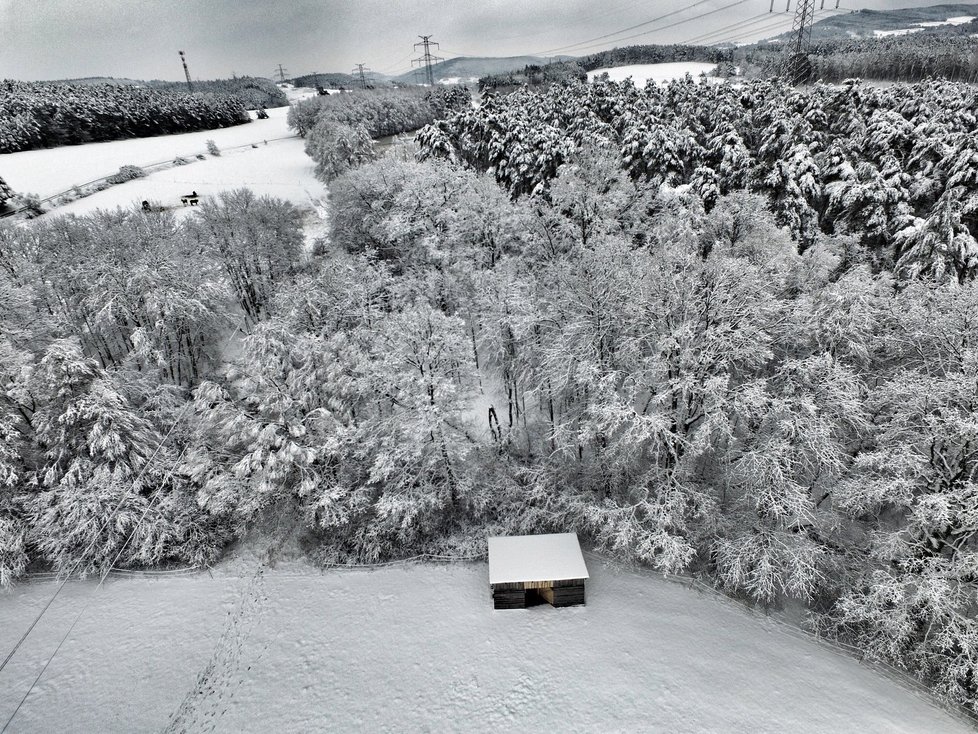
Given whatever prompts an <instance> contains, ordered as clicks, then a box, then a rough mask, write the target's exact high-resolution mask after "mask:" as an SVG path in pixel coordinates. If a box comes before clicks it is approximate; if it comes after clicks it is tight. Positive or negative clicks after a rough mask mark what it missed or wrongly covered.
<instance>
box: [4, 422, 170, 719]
mask: <svg viewBox="0 0 978 734" xmlns="http://www.w3.org/2000/svg"><path fill="white" fill-rule="evenodd" d="M188 405H189V403H188ZM186 451H187V448H186V447H184V449H183V451H181V452H180V455H179V456H177V458H176V461H175V462H174V464H173V466H172V467H170V471H169V472H168V473H167V476H166V478H165V479H164V482H165V481H166V480H167V479H169V478H170V477H172V476H173V471H174V469H176V465H177V463H178V462H179V461H180V459H182V458H183V455H184V453H186ZM159 496H160V493H159V492H157V493H156V495H154V496H153V498H152V499H151V500H150V501H149V503H148V504H147V505H146V509H145V510H144V511H143V514H142V515H140V517H139V520H137V521H136V524H135V525H133V527H132V529H131V530H130V531H129V534H128V535H127V536H126V540H125V542H123V544H122V547H121V548H120V549H119V552H118V553H116V555H115V558H113V559H112V563H110V564H109V567H108V568H107V569H106V570H105V573H103V574H102V576H101V578H99V582H98V585H97V586H96V587H95V591H93V592H92V594H91V596H89V597H88V601H87V602H85V606H83V607H82V608H81V610H80V611H79V612H78V614H76V615H75V618H74V619H73V620H72V621H71V625H69V627H68V631H67V632H65V634H64V637H62V638H61V641H60V642H59V643H58V646H57V647H56V648H54V652H53V653H51V657H49V658H48V659H47V662H45V663H44V665H43V666H42V667H41V670H40V672H38V674H37V677H36V678H34V681H33V682H32V683H31V685H30V688H28V689H27V693H25V694H24V697H23V698H21V699H20V703H18V704H17V708H15V709H14V712H13V713H12V714H11V715H10V718H9V719H7V723H6V724H4V725H3V729H0V734H3V732H5V731H7V729H8V727H9V726H10V724H11V723H12V722H13V720H14V719H15V718H16V716H17V713H18V712H19V711H20V709H21V707H22V706H23V705H24V702H25V701H26V700H27V697H28V696H30V695H31V691H33V690H34V688H36V687H37V684H38V682H39V681H40V680H41V678H42V677H43V676H44V672H45V671H46V670H47V669H48V666H49V665H51V661H52V660H54V658H55V657H56V656H57V654H58V652H59V651H60V650H61V647H62V646H63V645H64V644H65V642H66V641H67V640H68V638H69V637H70V636H71V633H72V631H73V630H74V629H75V625H76V624H78V620H80V619H81V618H82V615H83V614H84V613H85V612H86V611H88V608H89V607H90V606H91V605H92V602H93V601H94V599H95V595H96V594H97V593H98V591H99V589H101V588H102V584H104V583H105V579H107V578H108V576H109V572H110V571H111V570H112V567H113V566H115V564H116V563H117V562H118V561H119V559H120V558H121V557H122V554H123V553H124V552H125V550H126V548H127V547H128V546H129V542H130V541H131V540H132V538H133V536H134V535H135V534H136V530H137V529H138V528H139V526H140V524H141V523H142V522H143V520H145V519H146V516H147V515H148V514H149V511H150V510H151V509H153V505H154V503H155V502H156V500H157V499H158V498H159Z"/></svg>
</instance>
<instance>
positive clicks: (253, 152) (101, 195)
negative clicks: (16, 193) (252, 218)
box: [45, 138, 325, 217]
mask: <svg viewBox="0 0 978 734" xmlns="http://www.w3.org/2000/svg"><path fill="white" fill-rule="evenodd" d="M257 145H258V147H257V148H252V147H251V146H250V145H249V146H246V147H244V148H239V149H237V150H228V151H226V152H224V153H222V154H221V156H220V157H217V158H213V157H211V156H207V158H206V159H205V160H203V161H198V160H194V161H193V162H192V163H188V164H187V165H185V166H174V167H173V168H166V169H164V170H162V171H156V172H154V173H151V174H149V175H148V176H146V177H145V178H138V179H135V180H133V181H127V182H126V183H124V184H119V185H117V186H112V187H110V188H107V189H105V190H104V191H99V192H98V193H96V194H92V195H91V196H86V197H84V198H82V199H77V200H75V201H72V202H70V203H68V204H65V205H64V206H60V207H57V208H55V209H53V210H52V211H51V212H50V213H48V214H46V215H45V216H47V217H54V216H61V215H62V214H87V213H89V212H91V211H94V210H95V209H114V208H116V207H119V206H121V207H124V208H128V207H131V206H139V204H140V202H142V201H144V200H146V201H150V202H152V203H153V204H154V205H162V206H166V207H172V208H175V211H176V212H177V214H178V215H180V216H183V215H186V214H189V213H190V212H191V211H193V210H194V209H195V207H191V206H182V205H181V203H180V197H181V196H183V195H184V194H188V193H190V192H192V191H196V192H197V193H198V194H199V195H200V196H202V197H206V196H214V195H216V194H217V193H219V192H221V191H226V190H230V189H238V188H249V189H251V190H252V191H254V192H255V194H257V195H258V196H274V197H277V198H279V199H285V200H287V201H291V202H292V203H294V204H297V205H298V206H300V207H303V208H306V207H315V206H316V203H317V202H318V201H320V200H321V199H322V198H323V197H324V196H325V188H324V186H323V184H322V183H321V182H319V181H317V180H316V177H315V175H314V171H315V164H314V163H313V162H312V159H311V158H309V156H307V155H306V153H305V150H304V148H303V141H302V140H301V139H300V138H289V139H286V140H269V141H268V144H267V145H266V144H265V143H263V142H261V141H259V142H258V144H257Z"/></svg>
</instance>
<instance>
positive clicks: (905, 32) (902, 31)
mask: <svg viewBox="0 0 978 734" xmlns="http://www.w3.org/2000/svg"><path fill="white" fill-rule="evenodd" d="M922 30H924V29H923V28H898V29H896V30H892V31H873V35H874V36H876V38H886V37H887V36H909V35H910V34H911V33H917V32H918V31H922Z"/></svg>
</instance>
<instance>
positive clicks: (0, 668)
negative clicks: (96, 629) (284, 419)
mask: <svg viewBox="0 0 978 734" xmlns="http://www.w3.org/2000/svg"><path fill="white" fill-rule="evenodd" d="M242 324H243V322H238V325H237V326H235V327H234V331H232V332H231V333H230V334H229V335H228V336H227V338H226V339H225V340H224V344H223V345H222V346H221V349H220V352H219V356H218V360H222V359H223V358H224V354H225V352H226V351H227V348H228V346H229V345H230V344H231V340H232V339H234V337H235V336H236V335H237V333H238V332H239V331H241V326H242ZM192 405H193V403H192V402H190V401H188V402H187V403H186V405H184V406H183V408H181V410H180V412H179V413H177V417H176V420H174V422H173V425H171V426H170V429H169V430H168V431H167V432H166V435H164V436H163V438H162V440H161V441H160V442H159V444H158V445H157V446H156V450H155V451H153V453H152V455H151V456H150V457H149V459H147V461H146V463H145V464H143V467H142V468H141V469H140V471H139V473H138V474H137V475H136V478H135V479H134V480H133V483H132V486H130V487H129V489H128V490H127V491H126V492H125V494H123V496H122V499H121V500H119V504H117V505H116V506H115V508H114V509H113V510H112V512H111V513H109V517H108V518H107V519H106V521H105V524H103V526H102V527H101V528H100V529H99V532H98V533H97V534H96V536H95V537H94V538H93V539H92V541H91V542H90V543H89V544H88V547H87V548H85V550H84V551H83V552H82V556H81V558H79V559H78V560H77V561H75V563H74V565H73V566H72V567H71V569H70V570H69V571H68V574H67V575H66V576H65V578H64V580H62V582H61V583H60V584H59V585H58V588H57V589H56V590H55V592H54V596H52V597H51V600H50V601H49V602H48V603H47V604H45V606H44V608H43V609H42V610H41V612H40V614H38V615H37V617H36V618H35V619H34V621H33V622H31V625H30V627H28V629H27V631H26V632H25V633H24V634H23V635H22V636H21V638H20V640H19V641H18V642H17V644H16V645H14V649H13V650H11V651H10V654H8V655H7V657H6V659H5V660H4V661H3V664H2V665H0V672H2V671H3V668H4V667H6V665H7V663H9V662H10V660H11V658H13V656H14V654H16V652H17V650H19V649H20V646H21V645H22V644H23V643H24V640H26V639H27V636H28V635H29V634H30V633H31V631H32V630H33V629H34V627H35V626H37V623H38V622H39V621H40V620H41V617H43V616H44V613H45V612H47V610H48V608H49V607H50V606H51V604H52V603H53V602H54V600H55V599H56V598H57V596H58V594H60V593H61V590H62V589H63V588H64V586H65V584H66V583H68V579H69V578H70V577H71V574H72V573H74V571H75V569H76V568H78V565H79V564H80V563H81V561H82V559H83V558H84V557H85V555H86V554H87V553H88V551H89V550H91V548H92V545H93V544H94V543H95V541H96V540H97V539H98V536H99V535H101V533H102V532H103V531H104V530H105V528H106V527H108V524H109V523H110V522H111V521H112V518H113V517H114V516H115V514H116V513H117V512H118V511H119V508H121V507H122V505H123V503H124V502H125V501H126V499H127V498H128V497H129V495H130V494H132V492H133V490H134V489H135V488H136V486H137V484H138V482H139V479H140V478H141V477H142V475H143V474H144V473H145V472H146V469H147V468H148V467H149V465H150V463H152V461H153V459H154V458H156V455H157V454H158V453H159V451H160V449H161V448H163V444H165V443H166V441H167V439H169V438H170V436H171V435H172V433H173V430H174V429H175V428H176V427H177V425H178V424H179V423H180V421H181V420H183V417H184V416H185V415H186V414H187V411H188V410H190V408H191V407H192ZM187 448H188V447H187V446H185V447H184V448H183V450H182V451H181V452H180V453H179V454H178V455H177V457H176V459H174V461H173V464H172V465H171V467H170V469H169V470H168V471H167V474H166V477H165V478H164V479H163V481H162V482H160V484H161V485H162V484H165V483H166V481H167V480H168V479H170V478H171V477H172V476H173V472H174V471H175V470H176V467H177V465H178V464H179V462H180V459H181V458H183V455H184V454H185V453H186V451H187ZM160 494H161V493H160V492H159V491H158V492H157V493H156V494H155V495H154V496H153V498H152V499H151V500H150V501H149V503H148V504H147V505H146V510H145V511H144V512H143V514H142V515H141V516H140V518H139V520H137V521H136V523H135V525H133V527H132V530H130V531H129V535H128V536H127V537H126V540H125V542H124V543H123V545H122V547H121V548H120V549H119V552H118V553H117V554H116V555H115V558H113V559H112V563H110V564H109V566H108V567H107V568H106V569H105V572H104V573H103V574H102V577H101V579H100V580H99V582H98V586H96V587H95V592H93V594H92V596H91V597H90V598H89V600H88V602H87V603H86V604H85V606H84V607H83V608H82V610H81V611H80V612H79V613H78V615H77V616H76V617H75V619H74V620H73V621H72V623H71V626H70V627H68V631H67V632H66V633H65V635H64V637H62V638H61V642H59V643H58V646H57V647H56V648H55V650H54V652H53V653H51V657H50V658H48V661H47V662H46V663H45V664H44V666H43V667H42V668H41V672H40V673H38V674H37V677H36V678H35V679H34V682H33V683H32V684H31V687H30V688H29V689H28V690H27V693H25V694H24V697H23V698H22V699H21V701H20V703H19V704H17V708H16V709H15V710H14V713H13V714H12V715H11V716H10V718H9V719H7V723H6V724H4V726H3V729H0V734H3V732H5V731H6V730H7V727H9V726H10V722H11V721H13V720H14V717H15V716H16V715H17V712H18V711H20V708H21V706H23V705H24V701H26V700H27V697H28V696H29V695H30V693H31V691H32V690H34V687H35V686H36V685H37V683H38V681H39V680H41V676H43V675H44V671H45V670H47V668H48V666H49V665H50V664H51V661H52V660H54V657H55V656H56V655H57V654H58V651H59V650H60V649H61V646H62V645H64V643H65V640H67V639H68V636H69V635H71V632H72V630H73V629H74V628H75V625H76V624H77V623H78V620H79V619H80V618H81V616H82V614H83V613H84V612H85V610H87V609H88V607H89V606H90V605H91V603H92V599H94V598H95V596H94V595H95V593H97V592H98V590H99V589H100V588H101V586H102V584H103V583H104V582H105V579H106V578H107V577H108V575H109V573H110V572H111V571H112V568H113V567H114V566H115V564H116V563H118V561H119V558H121V557H122V554H123V552H124V551H125V549H126V548H127V547H128V545H129V541H130V540H132V537H133V535H134V534H135V532H136V530H137V528H139V525H140V524H141V523H142V521H143V520H144V519H145V518H146V515H148V514H149V511H150V510H151V509H152V507H153V504H154V503H155V502H156V500H157V498H159V496H160Z"/></svg>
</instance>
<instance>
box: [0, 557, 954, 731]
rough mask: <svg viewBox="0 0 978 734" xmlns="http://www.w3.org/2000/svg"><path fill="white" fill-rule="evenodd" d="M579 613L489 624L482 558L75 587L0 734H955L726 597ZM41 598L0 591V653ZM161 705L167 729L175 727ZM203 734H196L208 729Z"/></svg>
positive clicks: (44, 636) (619, 591) (246, 567)
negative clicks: (532, 733)
mask: <svg viewBox="0 0 978 734" xmlns="http://www.w3.org/2000/svg"><path fill="white" fill-rule="evenodd" d="M588 565H589V569H590V572H591V577H592V578H591V581H590V582H589V584H588V603H587V606H584V607H573V608H567V609H553V608H551V607H549V606H543V607H535V608H531V609H527V610H514V611H493V610H492V608H491V601H490V598H489V588H488V572H487V567H486V565H485V564H484V563H465V564H455V565H448V566H431V565H413V566H401V567H389V568H382V569H377V570H361V571H338V570H332V571H326V572H320V571H319V570H317V569H315V568H313V567H311V566H308V565H306V564H305V563H302V562H297V561H289V562H285V563H280V564H279V565H278V566H277V567H275V568H272V569H268V570H266V571H265V572H264V573H263V574H261V575H259V576H256V573H255V572H256V570H257V568H258V563H257V561H256V560H255V559H254V557H252V556H248V555H244V556H241V557H238V558H236V559H233V560H231V561H228V562H226V563H225V564H223V565H222V566H221V567H219V568H218V569H215V570H214V571H213V572H212V573H199V574H193V575H173V576H166V575H160V576H155V577H154V576H147V577H136V578H114V577H113V578H111V579H110V580H109V581H107V582H106V584H105V585H104V586H103V588H102V589H101V590H99V591H98V592H95V589H94V587H95V582H93V581H86V582H71V583H69V584H68V585H67V586H66V587H65V589H64V591H63V592H62V594H61V596H60V597H59V599H58V600H57V601H56V602H55V604H54V606H53V607H52V609H51V611H50V612H49V614H48V615H46V616H45V617H44V619H43V620H42V622H41V624H40V625H38V627H37V629H36V630H35V631H34V633H33V634H32V635H31V637H30V638H29V639H28V641H27V643H26V644H25V645H24V647H23V648H22V652H21V653H20V654H19V655H18V656H17V657H16V658H15V659H14V660H13V661H12V663H11V664H10V666H8V668H7V670H6V671H4V673H3V675H2V678H0V718H2V719H3V720H5V719H6V717H7V716H9V715H10V713H11V712H12V711H13V709H14V707H16V705H17V703H18V702H19V701H20V699H21V698H22V697H23V695H24V693H25V692H26V691H27V689H28V687H29V686H30V683H31V681H32V680H33V679H34V676H35V675H36V674H37V671H38V670H39V669H40V666H41V665H43V664H44V661H45V660H47V658H48V656H50V654H51V652H52V651H53V649H54V647H55V646H56V645H57V643H58V641H59V640H60V638H61V636H62V635H63V634H64V631H65V630H66V629H67V626H68V625H69V624H70V623H71V620H72V619H73V618H74V616H75V614H76V613H77V610H79V609H81V608H82V607H83V606H84V605H86V604H88V603H89V600H92V601H91V606H90V607H89V608H88V610H87V611H86V612H85V613H84V614H83V615H82V618H81V621H80V622H79V623H78V625H77V627H76V628H75V630H74V631H73V633H72V635H71V637H70V638H69V639H68V641H67V642H66V643H65V645H64V646H63V647H62V649H61V651H60V652H59V654H58V656H57V657H56V658H55V659H54V661H53V662H52V663H51V666H50V667H49V668H48V670H47V672H46V673H45V675H44V677H43V678H42V679H41V681H40V683H39V684H38V686H37V687H36V688H35V689H34V691H33V692H32V693H31V695H30V697H29V698H28V699H27V701H26V703H25V704H24V706H23V707H22V708H21V710H20V712H19V713H18V715H17V717H16V719H15V720H14V723H13V725H12V726H11V727H10V732H11V734H14V733H15V732H35V731H59V732H62V733H63V734H70V733H71V732H93V731H99V732H141V731H160V730H162V729H164V727H166V726H167V724H168V723H170V724H172V725H173V727H172V729H171V730H173V731H181V730H182V731H202V730H208V731H227V732H239V731H272V730H277V731H370V732H386V731H430V732H455V731H466V732H502V731H517V730H525V729H527V728H529V727H533V728H536V727H551V728H552V727H553V726H554V722H561V726H564V725H566V727H567V729H568V730H569V729H572V730H574V731H585V732H599V731H604V732H607V731H677V732H678V731H682V732H732V733H735V732H744V733H745V734H746V733H750V734H756V733H760V732H785V731H790V732H796V733H798V734H802V733H804V732H843V731H858V732H861V733H865V734H869V733H871V732H879V733H881V734H882V733H886V734H899V733H900V732H907V733H908V734H909V733H911V732H913V733H917V732H938V731H940V732H943V733H944V734H954V733H956V732H966V731H969V727H968V726H967V725H966V724H965V723H964V722H962V721H960V720H958V719H956V718H954V717H952V716H951V715H949V714H948V713H946V712H945V711H943V710H941V709H939V708H937V707H935V706H934V705H933V704H932V703H931V702H930V701H929V700H928V699H926V698H925V697H923V696H922V695H920V694H918V693H915V692H913V691H911V690H908V689H907V688H905V687H903V686H902V685H901V684H899V683H898V682H896V681H894V680H890V679H888V678H886V677H884V676H882V675H880V674H879V673H877V672H876V671H874V670H872V669H870V668H867V667H864V666H862V665H860V664H859V663H858V662H857V661H856V660H854V659H852V658H850V657H848V656H846V655H843V654H840V653H838V652H836V651H834V650H833V649H831V648H829V647H825V646H821V645H819V644H816V643H815V642H813V641H811V640H808V639H805V638H803V637H800V636H796V635H792V634H788V633H787V632H786V631H785V630H784V628H782V627H781V626H779V625H777V624H774V623H772V622H770V621H767V620H765V619H763V618H761V617H759V616H755V615H750V614H748V613H747V612H745V611H744V610H743V609H741V608H740V607H739V606H737V605H736V604H735V603H733V602H729V601H726V600H723V599H720V598H717V597H715V596H712V595H704V594H702V593H700V592H697V591H695V590H690V589H688V588H686V587H684V586H681V585H679V584H676V583H670V582H668V581H665V580H663V579H661V578H659V577H658V576H655V575H653V574H647V573H641V572H637V571H633V570H625V569H620V568H616V567H614V566H610V565H607V564H605V563H603V562H601V561H598V560H596V559H595V558H594V557H591V558H589V559H588ZM53 590H54V582H53V581H46V582H32V583H26V584H23V585H21V586H18V587H15V588H14V590H13V591H12V592H11V593H9V594H7V595H5V596H3V597H0V649H8V648H9V647H11V646H12V645H13V643H14V642H15V641H16V639H17V637H19V635H20V633H21V632H22V630H23V629H25V628H26V625H27V624H29V622H30V620H31V619H32V618H33V615H34V614H36V613H37V611H38V610H39V609H40V608H41V606H42V605H43V604H44V602H45V601H46V600H47V599H48V598H49V597H50V594H51V593H52V592H53ZM178 711H179V716H177V715H176V712H178ZM208 727H212V728H208Z"/></svg>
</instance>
